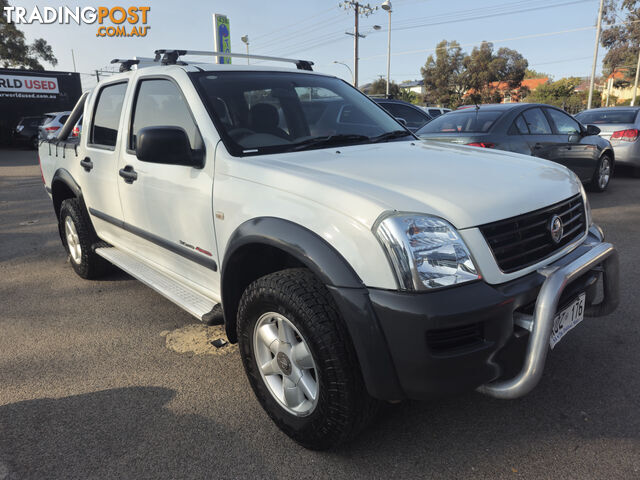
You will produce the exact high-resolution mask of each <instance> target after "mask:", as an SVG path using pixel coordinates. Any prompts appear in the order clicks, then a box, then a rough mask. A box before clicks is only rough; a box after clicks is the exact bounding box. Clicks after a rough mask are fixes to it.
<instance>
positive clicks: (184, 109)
mask: <svg viewBox="0 0 640 480" xmlns="http://www.w3.org/2000/svg"><path fill="white" fill-rule="evenodd" d="M191 87H192V85H191ZM126 125H127V128H128V132H127V144H126V146H125V148H123V153H122V158H121V161H120V169H121V170H126V171H129V172H135V173H136V175H137V178H136V179H135V180H134V181H132V182H127V180H126V179H125V178H120V179H119V182H118V185H119V190H120V198H121V201H122V208H123V212H124V220H125V222H126V229H127V230H128V231H129V232H131V233H132V234H133V235H132V237H131V239H130V241H129V244H130V245H133V246H134V247H135V253H136V254H137V255H140V256H142V257H144V258H145V259H146V260H147V261H149V262H150V263H152V264H156V265H158V266H159V267H162V268H164V269H167V270H168V271H170V272H171V273H173V274H177V275H180V276H182V277H183V279H184V281H187V282H191V283H193V284H195V285H196V286H199V287H201V290H204V292H203V293H205V294H206V293H209V292H211V291H218V280H217V279H218V274H217V273H215V272H216V271H217V265H219V261H218V255H217V249H216V240H215V231H214V226H213V207H214V206H213V204H212V193H213V155H212V154H213V152H211V153H212V154H211V155H209V156H208V158H207V156H206V152H204V144H203V139H202V136H201V134H200V131H199V129H198V126H197V124H196V121H195V119H194V116H193V113H192V111H191V109H190V107H189V104H188V103H187V100H186V98H185V95H184V94H183V91H182V89H181V87H180V86H179V85H178V83H176V81H175V80H174V79H170V78H167V77H142V78H140V79H139V80H138V82H137V84H136V85H135V90H134V93H133V101H132V104H131V108H130V120H129V122H128V123H127V124H126ZM159 126H170V127H180V128H182V129H184V131H185V132H186V133H187V136H188V138H189V141H190V144H191V149H192V151H202V152H203V156H204V158H205V159H206V161H205V164H204V167H202V168H198V167H194V166H188V165H172V164H164V163H156V162H154V161H153V160H151V161H144V162H143V161H140V160H138V158H137V157H136V139H137V136H138V133H139V131H140V130H141V129H142V128H145V127H159Z"/></svg>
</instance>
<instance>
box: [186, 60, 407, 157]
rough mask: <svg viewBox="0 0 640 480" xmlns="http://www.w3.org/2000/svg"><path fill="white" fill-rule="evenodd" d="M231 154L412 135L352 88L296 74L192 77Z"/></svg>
mask: <svg viewBox="0 0 640 480" xmlns="http://www.w3.org/2000/svg"><path fill="white" fill-rule="evenodd" d="M192 78H193V80H194V83H195V85H196V88H198V90H199V92H200V95H201V97H202V98H203V100H204V102H205V104H206V105H207V107H208V110H209V113H210V114H211V116H212V118H213V120H214V123H215V124H216V127H217V129H218V131H219V132H220V134H221V136H222V139H223V141H224V143H225V145H226V146H227V149H228V150H229V151H230V153H231V154H232V155H260V154H265V153H277V152H291V151H299V150H308V149H313V148H326V147H329V146H336V145H355V144H361V143H372V142H376V141H380V140H385V141H386V140H391V139H392V138H393V139H396V138H400V137H406V138H408V139H413V136H412V135H411V133H410V132H408V131H407V130H406V129H405V128H404V127H403V126H402V125H400V124H399V123H398V122H397V121H396V120H395V119H394V118H393V117H391V116H390V115H389V114H388V113H386V112H385V111H384V110H383V109H382V108H380V107H379V106H378V105H376V104H375V103H374V102H373V101H371V100H370V99H369V98H368V97H366V96H365V95H363V94H362V93H360V92H359V91H358V90H356V89H355V88H353V87H351V86H350V85H348V84H347V83H345V82H343V81H342V80H339V79H337V78H332V77H325V76H321V75H314V74H308V73H302V72H300V73H298V72H255V71H243V72H229V71H227V72H202V73H194V74H192Z"/></svg>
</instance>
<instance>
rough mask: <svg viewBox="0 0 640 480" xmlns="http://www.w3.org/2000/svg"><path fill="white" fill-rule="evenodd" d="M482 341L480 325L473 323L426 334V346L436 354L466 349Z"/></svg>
mask: <svg viewBox="0 0 640 480" xmlns="http://www.w3.org/2000/svg"><path fill="white" fill-rule="evenodd" d="M483 341H484V335H483V329H482V323H473V324H471V325H463V326H461V327H452V328H445V329H442V330H430V331H429V332H427V345H429V348H430V349H431V350H432V351H434V352H436V353H444V352H449V351H451V350H458V349H460V348H468V347H473V346H476V345H479V344H481V343H482V342H483Z"/></svg>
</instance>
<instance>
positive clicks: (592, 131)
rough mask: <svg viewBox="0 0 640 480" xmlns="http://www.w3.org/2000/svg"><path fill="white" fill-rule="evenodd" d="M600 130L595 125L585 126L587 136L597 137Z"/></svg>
mask: <svg viewBox="0 0 640 480" xmlns="http://www.w3.org/2000/svg"><path fill="white" fill-rule="evenodd" d="M599 134H600V129H599V128H598V127H596V126H595V125H587V136H591V135H599Z"/></svg>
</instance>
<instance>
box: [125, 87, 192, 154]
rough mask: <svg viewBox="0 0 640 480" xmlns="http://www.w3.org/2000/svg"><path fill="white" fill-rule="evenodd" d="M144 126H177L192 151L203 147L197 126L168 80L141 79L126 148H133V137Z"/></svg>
mask: <svg viewBox="0 0 640 480" xmlns="http://www.w3.org/2000/svg"><path fill="white" fill-rule="evenodd" d="M146 127H180V128H182V129H183V130H184V131H185V132H186V133H187V136H188V137H189V143H190V144H191V148H192V149H193V150H197V149H199V148H201V146H202V140H201V137H200V134H199V133H198V128H197V126H196V123H195V122H194V120H193V117H192V116H191V111H190V110H189V107H188V106H187V102H186V100H185V99H184V97H183V96H182V92H181V91H180V89H179V88H178V86H177V85H176V84H175V83H173V82H172V81H170V80H165V79H153V80H142V81H141V82H140V86H139V87H138V94H137V96H136V104H135V107H134V110H133V122H132V124H131V137H130V141H129V148H130V149H131V150H135V149H136V136H137V134H138V132H139V131H140V130H141V129H143V128H146Z"/></svg>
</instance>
